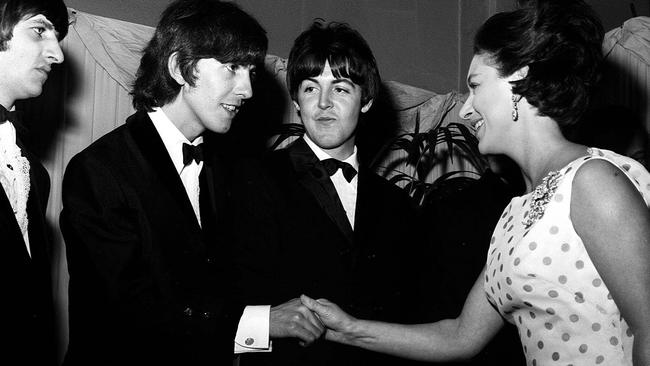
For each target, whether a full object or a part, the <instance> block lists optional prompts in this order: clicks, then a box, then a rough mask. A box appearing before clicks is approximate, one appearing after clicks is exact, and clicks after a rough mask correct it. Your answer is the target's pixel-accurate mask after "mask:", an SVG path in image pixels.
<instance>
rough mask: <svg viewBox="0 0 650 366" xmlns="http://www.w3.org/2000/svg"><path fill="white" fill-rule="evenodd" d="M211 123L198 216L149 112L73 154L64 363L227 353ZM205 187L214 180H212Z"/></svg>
mask: <svg viewBox="0 0 650 366" xmlns="http://www.w3.org/2000/svg"><path fill="white" fill-rule="evenodd" d="M217 138H218V136H215V135H212V134H207V133H206V134H205V135H204V146H205V149H206V151H205V160H204V165H203V170H202V173H201V174H202V176H203V177H202V178H201V179H203V178H207V182H208V184H207V185H202V189H201V217H202V224H203V229H202V228H201V227H200V226H199V224H198V222H197V220H196V217H195V215H194V212H193V210H192V207H191V204H190V201H189V199H188V197H187V194H186V192H185V189H184V187H183V184H182V182H181V180H180V177H179V175H178V173H177V172H176V169H175V168H174V165H173V163H172V160H171V158H170V157H169V154H168V152H167V150H166V149H165V146H164V144H163V142H162V140H161V139H160V136H159V135H158V133H157V131H156V129H155V127H154V125H153V123H152V122H151V120H150V119H149V117H148V116H147V114H146V113H144V112H138V113H136V114H134V115H132V116H131V117H129V118H128V119H127V121H126V124H125V125H123V126H120V127H118V128H117V129H115V130H114V131H112V132H110V133H108V134H107V135H105V136H104V137H102V138H101V139H99V140H98V141H96V142H94V143H93V144H92V145H91V146H89V147H88V148H86V149H85V150H84V151H82V152H80V153H79V154H78V155H76V156H75V157H74V158H73V159H72V160H71V161H70V163H69V164H68V166H67V168H66V173H65V177H64V180H63V211H62V213H61V220H60V224H61V229H62V231H63V235H64V238H65V242H66V247H67V258H68V266H69V272H70V288H69V296H70V308H69V311H70V344H69V349H68V353H67V355H66V360H65V364H66V365H84V366H85V365H131V364H133V365H211V366H214V365H226V364H231V363H232V357H233V339H234V335H235V330H236V327H237V323H238V321H239V317H240V316H241V312H242V309H243V308H242V307H241V306H238V305H237V304H236V303H234V302H232V301H227V300H229V299H230V298H231V296H230V291H231V290H230V283H231V281H230V279H229V273H230V271H229V270H228V265H227V263H226V259H227V258H229V257H230V255H229V254H228V249H227V246H226V245H225V244H227V243H228V239H227V237H226V236H225V235H221V234H220V233H219V234H218V233H217V230H218V229H219V228H221V227H222V226H224V219H225V218H226V217H227V215H225V213H226V209H225V207H226V194H225V192H226V191H227V189H226V188H225V185H226V179H225V177H226V176H227V173H226V171H227V168H226V166H225V164H224V162H223V159H222V158H221V156H220V152H219V150H218V149H217V147H216V146H217V145H218V144H217V142H216V141H215V139H217ZM206 187H207V189H205V188H206Z"/></svg>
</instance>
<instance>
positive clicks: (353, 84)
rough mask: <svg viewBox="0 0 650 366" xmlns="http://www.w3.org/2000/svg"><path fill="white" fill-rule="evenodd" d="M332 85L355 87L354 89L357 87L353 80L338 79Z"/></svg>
mask: <svg viewBox="0 0 650 366" xmlns="http://www.w3.org/2000/svg"><path fill="white" fill-rule="evenodd" d="M332 83H333V84H348V85H350V86H353V87H354V86H356V85H357V84H355V83H354V82H353V81H352V80H350V79H348V78H338V79H335V80H334V81H333V82H332Z"/></svg>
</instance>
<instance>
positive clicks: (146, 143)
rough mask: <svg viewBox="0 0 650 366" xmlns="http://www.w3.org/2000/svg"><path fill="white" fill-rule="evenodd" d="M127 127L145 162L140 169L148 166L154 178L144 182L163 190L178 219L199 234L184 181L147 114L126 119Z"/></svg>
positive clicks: (137, 114)
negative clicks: (177, 211)
mask: <svg viewBox="0 0 650 366" xmlns="http://www.w3.org/2000/svg"><path fill="white" fill-rule="evenodd" d="M127 127H128V128H129V130H130V132H131V136H132V137H133V143H134V144H135V145H136V149H135V150H136V151H140V152H141V154H142V157H143V158H144V160H145V161H144V162H143V166H145V167H151V169H152V170H153V172H154V176H153V177H151V178H144V179H150V180H151V185H152V188H155V187H157V186H159V185H162V186H163V187H164V188H166V190H167V191H168V192H169V193H170V197H171V198H172V199H173V200H174V202H175V203H176V204H177V205H178V207H179V208H180V210H181V212H180V213H179V215H178V216H179V217H183V218H186V219H187V221H189V222H191V223H190V226H192V228H193V230H194V231H195V232H196V233H197V234H199V233H200V230H201V229H200V226H199V223H198V221H197V220H196V215H195V214H194V209H193V208H192V204H191V203H190V200H189V198H188V197H187V192H186V191H185V187H184V186H183V182H182V181H181V178H180V176H179V175H178V172H177V171H176V168H175V167H174V163H173V162H172V160H171V157H170V156H169V153H168V152H167V148H165V145H164V144H163V142H162V139H161V138H160V135H159V134H158V131H156V128H155V127H154V125H153V122H151V119H150V118H149V116H148V115H147V114H146V112H137V113H136V114H134V115H133V116H131V117H129V119H128V120H127ZM161 199H162V197H161Z"/></svg>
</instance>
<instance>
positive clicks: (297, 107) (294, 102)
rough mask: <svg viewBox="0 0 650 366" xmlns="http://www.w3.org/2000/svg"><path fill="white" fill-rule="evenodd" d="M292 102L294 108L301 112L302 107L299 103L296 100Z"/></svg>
mask: <svg viewBox="0 0 650 366" xmlns="http://www.w3.org/2000/svg"><path fill="white" fill-rule="evenodd" d="M292 102H293V106H294V107H296V110H297V111H298V112H300V105H299V104H298V102H296V101H295V100H292Z"/></svg>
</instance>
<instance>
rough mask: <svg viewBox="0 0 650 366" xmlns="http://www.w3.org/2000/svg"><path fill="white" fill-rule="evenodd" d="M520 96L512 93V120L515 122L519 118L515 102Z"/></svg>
mask: <svg viewBox="0 0 650 366" xmlns="http://www.w3.org/2000/svg"><path fill="white" fill-rule="evenodd" d="M519 99H521V98H520V97H517V96H516V95H514V94H513V95H512V120H513V121H515V122H517V120H518V119H519V110H518V109H517V108H518V107H517V103H518V102H519Z"/></svg>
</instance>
